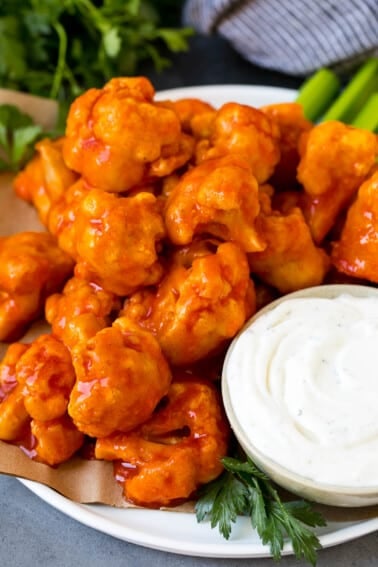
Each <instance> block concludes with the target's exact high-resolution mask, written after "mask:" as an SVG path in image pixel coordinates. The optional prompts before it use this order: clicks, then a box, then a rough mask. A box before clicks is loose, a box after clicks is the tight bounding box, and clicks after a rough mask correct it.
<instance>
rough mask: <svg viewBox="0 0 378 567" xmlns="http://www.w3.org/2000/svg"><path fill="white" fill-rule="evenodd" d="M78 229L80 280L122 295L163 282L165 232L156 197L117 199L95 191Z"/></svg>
mask: <svg viewBox="0 0 378 567" xmlns="http://www.w3.org/2000/svg"><path fill="white" fill-rule="evenodd" d="M74 225H75V227H74V234H75V247H76V255H77V265H76V270H75V273H76V274H77V275H78V276H80V277H82V278H83V279H86V280H89V281H94V282H96V283H97V284H99V285H100V286H102V287H104V288H105V289H106V290H108V291H110V292H113V293H116V294H118V295H127V294H129V293H131V292H132V291H134V290H135V289H136V288H138V287H139V286H144V285H151V284H155V283H156V282H157V281H158V280H159V279H160V278H161V276H162V267H161V264H160V262H159V260H158V255H157V248H158V246H159V242H160V241H161V240H162V239H163V237H164V236H165V228H164V223H163V218H162V216H161V214H160V210H159V202H158V201H157V199H156V197H154V195H152V194H151V193H138V194H137V195H135V196H134V197H118V196H115V195H113V194H111V193H104V192H102V191H98V190H93V191H90V192H89V193H88V194H87V195H86V196H85V197H84V198H83V200H82V201H81V202H80V204H79V207H78V212H77V217H76V219H75V221H74Z"/></svg>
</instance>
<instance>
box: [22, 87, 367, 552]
mask: <svg viewBox="0 0 378 567" xmlns="http://www.w3.org/2000/svg"><path fill="white" fill-rule="evenodd" d="M295 96H296V91H295V90H292V89H286V88H280V87H272V86H263V85H245V84H219V85H201V86H189V87H180V88H175V89H168V90H163V91H159V92H157V93H156V100H164V99H171V100H175V99H178V98H200V99H202V100H204V101H207V102H209V103H212V104H213V105H214V106H215V107H219V106H221V105H222V104H224V103H226V102H231V101H232V102H239V103H242V104H251V105H254V106H257V107H258V106H262V105H265V104H266V105H267V104H273V103H279V102H291V101H293V100H294V99H295ZM18 480H19V481H20V482H21V483H22V484H23V485H24V486H25V487H26V488H27V489H28V490H30V491H31V492H33V493H34V494H35V495H36V496H38V497H39V498H41V499H42V500H43V501H45V502H46V503H48V504H49V505H50V506H52V507H54V508H55V509H57V510H59V511H60V512H62V513H63V514H65V515H66V516H69V517H71V518H72V519H74V520H76V521H78V522H80V523H81V524H83V525H86V526H88V527H90V528H93V529H95V530H97V531H99V532H102V533H104V534H107V535H111V536H113V537H115V538H117V539H120V540H123V541H127V542H129V543H133V544H136V545H140V546H144V547H148V548H151V549H157V550H160V551H166V552H171V553H178V554H181V555H190V556H197V557H214V558H258V557H271V554H270V551H269V548H268V546H266V545H262V544H261V543H260V542H259V541H257V542H253V541H252V539H251V536H252V535H253V531H252V530H250V537H248V535H247V536H245V534H244V532H242V535H241V537H239V538H237V539H236V540H233V539H232V536H231V538H230V540H228V541H226V540H224V539H223V538H222V536H220V534H218V532H217V530H216V529H215V530H211V528H210V526H209V524H208V523H204V524H198V523H197V521H196V518H195V515H194V514H188V513H181V512H169V511H161V510H159V511H156V510H147V509H143V510H142V509H138V510H135V509H122V510H120V509H112V508H110V507H108V506H101V505H86V504H78V503H76V502H72V501H71V500H69V499H67V498H65V497H64V496H62V495H61V494H59V493H57V492H56V491H55V490H53V489H51V488H49V487H47V486H45V485H42V484H39V483H36V482H34V481H30V480H25V479H18ZM105 510H106V512H107V513H106V514H105V513H104V512H105ZM115 514H118V515H119V514H121V515H122V516H123V519H124V520H125V521H123V522H121V523H120V522H119V521H117V519H116V518H115V517H112V515H114V516H115ZM135 514H138V515H140V518H142V523H143V519H147V518H148V520H149V521H151V518H153V515H159V520H163V522H164V523H166V524H167V533H166V537H162V536H161V535H159V536H156V535H154V534H153V533H149V532H148V531H146V530H144V529H141V528H138V527H137V526H136V525H135V523H134V521H133V520H131V521H130V518H132V516H133V515H134V520H135ZM173 520H174V521H173ZM183 521H185V525H189V527H190V526H192V529H193V530H194V529H197V528H200V529H201V530H202V529H203V530H204V533H206V537H207V535H208V536H209V539H208V541H206V540H205V541H198V540H195V539H193V540H190V538H189V540H180V539H179V538H178V537H175V526H176V528H177V527H178V526H179V524H180V523H182V522H183ZM245 521H246V519H240V520H238V521H237V523H236V525H235V527H236V528H237V527H238V523H240V522H245ZM205 530H206V532H205ZM377 530H378V518H372V519H369V520H361V521H358V522H342V523H340V522H330V523H329V527H328V528H327V529H326V531H324V529H323V531H319V530H315V533H317V535H318V537H319V540H320V543H321V545H322V547H323V548H326V547H331V546H335V545H339V544H342V543H345V542H347V541H350V540H353V539H356V538H359V537H361V536H364V535H367V534H370V533H372V532H374V531H377ZM189 535H190V534H189ZM255 537H256V535H255ZM292 553H293V551H292V548H291V545H290V544H289V543H286V544H285V547H284V549H283V552H282V554H283V555H288V554H292Z"/></svg>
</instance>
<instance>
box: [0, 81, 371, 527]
mask: <svg viewBox="0 0 378 567" xmlns="http://www.w3.org/2000/svg"><path fill="white" fill-rule="evenodd" d="M4 103H8V104H17V105H18V106H19V107H20V108H21V109H22V110H24V111H25V112H28V113H29V114H30V115H31V116H32V117H33V118H34V120H35V121H36V122H39V123H40V124H41V125H43V126H44V128H46V129H50V128H52V127H53V126H54V124H55V121H56V118H57V106H56V104H55V103H54V102H53V101H50V100H46V99H42V98H39V97H34V96H31V95H27V94H23V93H18V92H13V91H8V90H4V89H0V104H4ZM12 179H13V176H12V175H11V174H0V236H6V235H9V234H14V233H16V232H21V231H26V230H36V231H41V230H45V229H44V227H43V226H42V225H41V223H40V221H39V219H38V216H37V214H36V212H35V210H34V209H33V207H31V206H30V205H28V204H27V203H25V202H24V201H21V200H20V199H18V198H17V197H16V195H15V194H14V192H13V189H12ZM43 332H48V326H47V324H46V323H45V322H43V321H42V322H36V323H35V324H33V325H32V326H31V328H30V329H29V331H28V332H27V333H26V335H25V337H24V339H23V341H24V342H30V341H32V340H33V338H35V337H37V336H38V335H39V334H41V333H43ZM6 348H7V345H6V344H4V343H0V358H2V357H3V355H4V353H5V351H6ZM1 473H2V474H7V475H12V476H16V477H20V478H24V479H28V480H33V481H37V482H40V483H42V484H44V485H46V486H48V487H50V488H52V489H54V490H56V491H57V492H59V493H60V494H62V495H63V496H65V497H66V498H68V499H70V500H72V501H74V502H78V503H82V504H93V503H97V504H105V505H108V506H115V507H118V508H130V507H134V506H132V505H131V504H129V503H128V502H126V501H125V500H124V498H123V497H122V489H121V487H120V485H119V484H118V483H117V482H116V481H115V479H114V476H113V465H112V463H110V462H105V461H96V460H86V459H82V458H79V457H74V458H72V459H70V460H69V461H68V462H66V463H63V464H61V465H59V466H58V467H50V466H48V465H45V464H42V463H37V462H36V461H33V460H31V459H29V458H28V457H27V456H26V455H25V454H24V453H23V452H22V451H21V450H20V449H19V448H18V447H16V446H14V445H11V444H9V443H4V442H3V441H0V474H1ZM284 496H285V498H287V499H291V498H292V495H289V494H287V493H284ZM316 508H317V509H318V510H319V511H321V512H322V513H323V514H324V516H325V518H326V519H327V520H329V521H336V522H347V521H363V520H367V519H370V518H375V517H377V516H378V506H369V507H365V508H338V507H330V506H323V505H316ZM170 510H174V511H185V512H189V511H193V503H192V502H188V503H187V504H184V505H182V506H178V507H175V508H170Z"/></svg>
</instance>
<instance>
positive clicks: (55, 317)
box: [45, 277, 121, 353]
mask: <svg viewBox="0 0 378 567" xmlns="http://www.w3.org/2000/svg"><path fill="white" fill-rule="evenodd" d="M120 307H121V304H120V300H119V298H118V297H117V296H116V295H114V293H111V292H108V291H105V290H104V289H102V288H101V287H100V286H98V285H96V284H94V283H91V282H88V281H85V280H82V279H80V278H77V277H73V278H71V279H70V280H69V281H68V282H67V283H66V285H65V287H64V290H63V292H62V293H56V294H53V295H50V297H49V298H48V299H47V301H46V305H45V315H46V319H47V321H48V322H49V323H50V324H51V326H52V332H53V333H54V335H55V336H56V337H59V338H60V340H61V341H62V342H63V343H64V344H65V345H66V347H67V348H68V349H69V350H70V352H71V353H74V352H76V351H77V350H80V349H81V348H82V347H83V346H84V345H85V344H86V343H87V341H88V340H89V339H90V338H91V337H94V336H95V334H96V333H97V332H98V331H101V329H104V328H105V327H108V326H109V325H110V324H111V319H112V315H113V313H117V312H118V311H119V309H120Z"/></svg>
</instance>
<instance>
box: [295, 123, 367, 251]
mask: <svg viewBox="0 0 378 567" xmlns="http://www.w3.org/2000/svg"><path fill="white" fill-rule="evenodd" d="M299 148H300V155H301V159H300V162H299V166H298V180H299V181H300V182H301V183H302V184H303V188H304V191H305V193H304V194H303V195H302V196H301V201H300V206H301V208H302V210H303V212H304V215H305V217H306V220H307V222H308V224H309V226H310V229H311V233H312V235H313V238H314V240H315V242H317V243H319V242H321V241H322V240H323V239H324V237H325V236H326V235H327V234H328V232H329V231H330V229H331V228H332V226H333V225H334V224H335V222H336V220H337V217H338V215H339V214H340V213H341V212H342V211H343V210H345V208H346V207H347V206H348V205H349V204H350V202H351V200H352V198H353V197H354V196H355V194H356V192H357V190H358V188H359V186H360V185H361V183H362V182H363V181H364V179H365V178H366V177H367V175H368V174H369V172H370V171H371V169H372V167H373V165H374V163H375V159H376V156H377V151H378V143H377V136H376V135H375V134H373V133H372V132H368V131H367V130H363V129H360V128H353V127H352V126H347V125H346V124H343V123H341V122H337V121H329V122H324V123H322V124H319V125H317V126H315V127H314V128H312V130H310V131H309V132H307V133H305V134H304V135H303V136H302V138H301V142H300V146H299Z"/></svg>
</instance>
